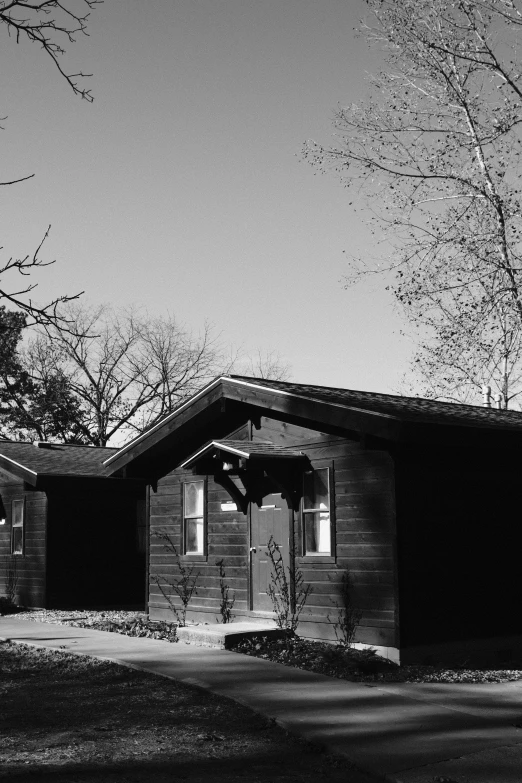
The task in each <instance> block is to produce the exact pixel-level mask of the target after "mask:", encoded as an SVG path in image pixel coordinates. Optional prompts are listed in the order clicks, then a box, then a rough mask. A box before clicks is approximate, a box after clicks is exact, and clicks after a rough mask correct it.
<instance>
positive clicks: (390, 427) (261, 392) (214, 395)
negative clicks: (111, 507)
mask: <svg viewBox="0 0 522 783" xmlns="http://www.w3.org/2000/svg"><path fill="white" fill-rule="evenodd" d="M227 406H230V407H232V406H235V410H236V411H237V410H238V409H239V407H241V408H242V409H243V410H244V411H245V417H246V418H248V415H250V417H251V418H254V417H255V415H258V416H261V415H265V416H268V417H273V418H279V419H281V420H284V421H288V422H292V423H295V424H298V425H300V426H304V427H309V428H311V429H317V430H320V431H324V432H329V433H331V434H337V435H341V436H343V435H344V436H346V434H348V433H349V432H355V433H357V432H360V433H366V434H369V435H372V436H375V437H380V438H387V439H392V440H395V439H398V438H399V437H400V433H401V430H402V423H401V420H400V419H399V418H398V417H396V416H392V415H389V414H385V413H381V412H374V411H368V410H364V409H361V408H357V407H354V406H349V405H341V404H339V403H335V402H331V401H328V402H325V401H324V400H318V399H314V398H311V397H307V396H304V395H303V396H302V395H299V394H296V393H293V392H289V391H284V390H282V389H276V388H272V387H269V386H263V385H262V383H252V382H248V381H244V380H240V379H237V378H230V377H227V376H223V377H220V378H217V379H216V380H215V381H213V382H212V383H210V384H209V385H208V386H206V387H205V388H204V389H202V390H201V391H200V392H198V393H197V394H195V395H194V396H193V397H191V398H190V399H189V400H187V402H185V403H184V404H183V405H180V407H179V408H177V409H176V410H175V411H173V412H172V413H171V414H169V415H168V416H166V417H165V418H164V419H162V421H161V422H158V424H156V425H155V426H154V427H151V429H150V430H147V431H146V432H144V433H143V434H141V435H139V436H138V437H136V438H134V439H133V440H132V441H130V442H129V443H127V444H126V445H125V446H123V447H122V448H121V449H120V450H119V451H117V452H116V453H115V454H113V455H112V456H111V457H109V458H108V459H107V460H105V462H104V465H105V466H106V467H107V468H108V472H109V473H110V474H112V475H114V473H116V472H118V471H120V470H122V469H124V468H127V467H128V466H130V465H131V464H134V465H135V466H138V465H139V468H138V467H137V468H136V470H137V472H136V475H141V474H143V475H145V474H146V472H147V470H146V466H145V462H146V461H147V460H149V459H150V460H152V459H153V458H154V455H155V453H157V454H159V453H160V452H162V453H163V454H165V453H166V452H167V451H170V453H171V454H175V460H174V462H175V465H176V466H179V464H180V463H182V462H184V461H185V460H187V458H188V455H191V454H193V453H194V452H195V451H196V450H197V449H198V448H201V446H200V444H201V443H205V441H207V442H208V439H209V434H210V436H211V437H212V438H213V439H215V440H218V439H219V438H220V437H221V438H222V437H223V436H224V435H225V434H228V433H227V432H225V431H224V432H222V433H221V434H220V436H219V437H218V438H216V437H215V433H214V432H211V431H210V429H209V427H210V426H213V425H214V424H215V423H216V421H217V420H218V419H219V418H220V417H222V415H223V412H224V411H225V408H226V407H227ZM211 408H213V413H212V414H211ZM205 417H206V418H205ZM196 423H199V424H200V425H201V426H200V430H201V435H198V436H195V431H194V426H195V424H196ZM216 429H217V426H216ZM230 431H232V427H231V428H230V429H229V430H228V432H230ZM188 433H190V437H189V436H188ZM205 434H206V437H205ZM192 436H194V437H192ZM198 439H199V443H197V440H198ZM185 440H186V445H185ZM167 444H168V445H169V447H171V448H168V447H167Z"/></svg>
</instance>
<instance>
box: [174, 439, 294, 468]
mask: <svg viewBox="0 0 522 783" xmlns="http://www.w3.org/2000/svg"><path fill="white" fill-rule="evenodd" d="M229 456H230V457H231V458H235V459H236V460H237V461H239V465H240V467H243V468H244V467H246V465H247V462H248V463H249V464H250V465H254V464H256V463H258V464H262V463H264V462H266V461H267V460H270V461H274V460H275V461H277V462H279V461H281V460H282V461H284V462H285V463H287V462H289V461H293V462H296V461H298V462H299V461H304V460H306V459H307V458H306V455H305V453H304V452H303V451H299V450H296V449H287V448H285V447H283V446H279V447H278V446H273V445H272V444H268V443H267V444H264V443H252V442H251V441H245V442H244V443H239V444H238V443H237V442H236V441H228V442H227V441H226V440H221V441H218V440H213V441H211V442H210V443H207V444H206V445H205V446H203V448H202V449H199V450H198V451H196V452H195V453H194V454H192V455H191V456H190V457H189V458H188V459H186V460H185V461H184V462H182V463H180V465H179V467H180V468H184V469H190V468H193V467H195V466H196V465H197V464H198V463H200V462H201V461H207V460H209V459H211V460H214V461H215V462H216V463H219V462H221V463H226V464H231V463H230V461H229V459H228V458H229ZM220 469H223V468H220Z"/></svg>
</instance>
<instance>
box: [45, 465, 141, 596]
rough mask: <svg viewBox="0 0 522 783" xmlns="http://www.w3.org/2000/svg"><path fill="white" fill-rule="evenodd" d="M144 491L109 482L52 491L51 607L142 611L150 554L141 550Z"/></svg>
mask: <svg viewBox="0 0 522 783" xmlns="http://www.w3.org/2000/svg"><path fill="white" fill-rule="evenodd" d="M142 495H144V493H143V490H142V489H140V490H139V491H138V490H137V489H136V487H132V486H128V485H126V484H125V482H118V480H112V481H111V480H108V479H83V480H82V479H71V480H70V481H69V482H68V483H67V484H66V485H64V483H63V482H62V483H61V484H60V485H59V486H58V485H57V486H53V487H50V488H49V489H48V497H49V515H48V516H49V522H48V538H49V546H48V605H49V606H50V607H64V608H67V607H74V606H91V607H106V608H109V607H110V606H140V607H141V606H142V605H143V598H144V593H145V583H144V574H145V549H144V550H143V551H142V552H139V551H138V550H137V536H138V531H137V503H138V501H139V499H140V498H141V496H142Z"/></svg>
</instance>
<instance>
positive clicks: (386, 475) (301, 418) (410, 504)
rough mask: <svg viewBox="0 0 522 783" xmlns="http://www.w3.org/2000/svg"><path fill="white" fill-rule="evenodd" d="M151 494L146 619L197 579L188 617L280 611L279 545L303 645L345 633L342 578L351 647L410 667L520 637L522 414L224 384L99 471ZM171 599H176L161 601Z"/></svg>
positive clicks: (252, 383) (164, 612)
mask: <svg viewBox="0 0 522 783" xmlns="http://www.w3.org/2000/svg"><path fill="white" fill-rule="evenodd" d="M104 465H105V468H106V470H107V472H108V474H110V475H114V476H116V475H120V476H126V477H127V479H129V478H133V479H136V480H143V481H146V482H148V484H149V485H150V501H149V522H150V561H149V569H150V574H149V611H150V615H151V617H152V618H155V619H161V618H162V619H172V611H171V609H170V608H169V600H176V599H175V598H173V597H171V596H169V595H168V593H169V588H168V582H169V580H170V581H172V577H173V575H174V574H175V573H176V568H177V566H176V557H175V555H174V553H173V551H172V549H171V548H170V549H169V547H168V546H166V544H165V541H166V540H167V539H166V538H165V536H167V537H168V539H169V540H170V542H171V544H173V545H174V546H175V547H176V549H177V552H178V554H179V557H180V559H181V562H182V564H183V563H184V564H186V565H188V566H190V565H191V564H193V565H194V567H195V571H197V572H199V578H198V583H197V594H196V595H195V596H193V598H192V601H191V604H190V607H189V609H190V611H189V617H191V618H192V619H196V620H198V621H200V622H215V621H216V620H217V619H219V605H220V598H219V595H220V590H219V572H218V567H217V565H216V563H217V561H219V560H223V566H224V568H225V573H226V581H227V584H228V585H229V586H230V588H232V589H233V591H234V592H235V596H236V601H235V605H234V617H235V619H236V620H246V619H250V620H253V619H254V620H255V619H258V620H260V621H262V620H263V619H266V618H267V617H271V616H273V615H272V610H273V607H272V604H271V601H270V597H269V595H268V593H267V588H268V586H269V584H270V580H271V567H270V563H269V561H268V558H267V544H268V540H269V537H270V536H271V535H272V536H273V537H274V539H275V541H276V542H277V544H278V545H279V546H280V548H281V552H282V555H283V557H284V560H285V562H286V563H287V564H288V565H289V566H290V565H291V564H294V565H295V567H296V568H299V569H300V571H301V573H302V575H303V577H304V580H305V583H306V584H309V585H311V587H312V592H311V594H310V596H309V598H308V601H307V604H306V607H305V610H304V612H303V614H302V618H301V622H300V625H299V633H300V634H301V635H302V636H305V637H309V638H314V639H323V640H334V638H335V632H334V627H333V621H334V620H335V618H336V616H337V604H338V603H339V586H340V580H341V578H342V575H343V573H345V572H348V573H349V575H350V578H351V580H352V583H353V601H354V603H355V604H356V605H357V606H358V607H359V608H360V609H361V610H362V618H361V622H360V625H359V628H358V634H357V637H356V640H357V642H358V643H359V644H361V645H371V646H374V647H376V648H377V649H378V650H379V651H380V652H381V653H382V654H385V655H388V656H389V657H391V658H393V659H395V660H398V659H399V658H400V659H401V660H402V661H408V660H426V659H427V656H428V655H429V654H432V653H433V651H439V652H440V651H441V650H447V651H448V650H449V651H450V652H451V651H452V650H456V651H458V650H459V649H460V650H462V649H465V647H466V645H471V646H472V647H473V649H477V645H478V646H479V647H480V646H484V647H485V648H487V647H488V645H489V646H490V647H491V646H493V647H495V649H498V650H499V651H500V652H499V654H502V653H501V651H502V650H504V651H505V650H506V649H508V648H509V649H511V647H512V646H513V645H515V646H516V645H518V644H519V643H520V642H521V641H522V613H521V612H520V605H521V600H522V580H521V578H520V572H521V567H520V561H521V557H522V554H521V553H522V523H521V519H520V518H521V512H520V505H521V503H520V495H521V492H520V485H521V482H520V476H521V472H522V414H521V413H518V412H514V411H504V410H497V409H492V408H484V407H476V406H470V405H457V404H451V403H444V402H436V401H430V400H425V399H418V398H407V397H399V396H393V395H385V394H373V393H367V392H359V391H350V390H347V389H335V388H327V387H322V386H310V385H304V384H296V383H285V382H278V381H269V380H260V379H255V378H247V377H240V376H231V377H221V378H218V379H217V380H215V381H214V382H213V383H211V384H209V385H208V386H207V387H206V388H204V389H203V390H202V391H200V392H199V393H198V394H196V395H194V396H193V397H192V398H191V399H189V400H188V401H187V402H186V403H185V404H183V405H181V406H180V407H179V408H178V409H177V410H175V411H174V412H173V413H172V414H170V415H169V416H167V417H166V418H165V419H163V420H162V421H161V422H160V423H159V424H157V425H156V426H154V427H152V428H151V429H150V430H148V431H147V432H145V433H143V434H142V435H140V436H139V437H137V438H135V439H134V440H133V441H131V442H130V443H129V444H127V445H126V446H124V447H123V448H121V449H120V450H119V451H117V452H115V453H112V454H111V455H110V456H109V457H108V458H107V459H106V460H105V462H104ZM165 596H167V598H168V599H169V600H167V598H166V597H165Z"/></svg>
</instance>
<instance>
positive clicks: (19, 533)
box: [11, 499, 24, 555]
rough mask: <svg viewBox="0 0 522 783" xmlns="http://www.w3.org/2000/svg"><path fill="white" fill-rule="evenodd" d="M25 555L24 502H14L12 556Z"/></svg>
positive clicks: (12, 509)
mask: <svg viewBox="0 0 522 783" xmlns="http://www.w3.org/2000/svg"><path fill="white" fill-rule="evenodd" d="M23 553H24V501H23V499H21V500H13V502H12V505H11V554H12V555H23Z"/></svg>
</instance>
